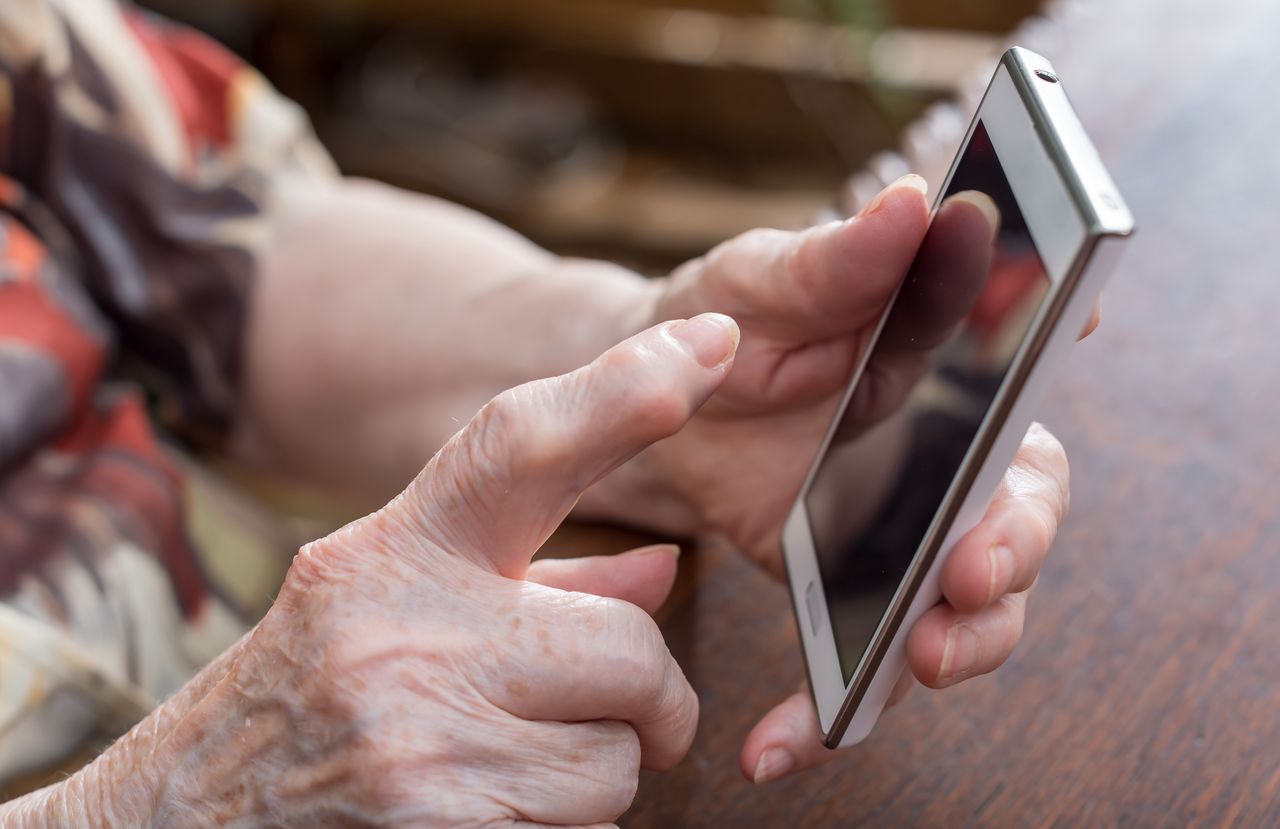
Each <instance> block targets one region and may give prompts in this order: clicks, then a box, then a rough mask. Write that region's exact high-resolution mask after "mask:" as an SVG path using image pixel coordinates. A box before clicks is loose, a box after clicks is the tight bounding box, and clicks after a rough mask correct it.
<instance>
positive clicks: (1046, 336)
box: [783, 49, 1133, 748]
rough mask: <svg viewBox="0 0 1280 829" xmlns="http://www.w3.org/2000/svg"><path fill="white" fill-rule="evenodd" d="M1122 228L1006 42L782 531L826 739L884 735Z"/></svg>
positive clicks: (1042, 69) (1065, 126) (1047, 79)
mask: <svg viewBox="0 0 1280 829" xmlns="http://www.w3.org/2000/svg"><path fill="white" fill-rule="evenodd" d="M975 191H976V193H977V194H981V195H975ZM958 194H959V195H958ZM957 195H958V198H953V197H956V196H957ZM992 205H994V207H995V210H996V211H997V212H998V214H999V222H998V225H999V229H998V230H997V231H996V232H995V234H994V237H993V234H992V228H991V224H990V220H989V219H987V218H984V217H985V216H988V215H991V212H992V211H991V207H992ZM1132 230H1133V220H1132V217H1131V216H1130V214H1129V211H1128V209H1127V208H1126V207H1125V205H1124V201H1123V199H1121V197H1120V193H1119V192H1118V191H1117V190H1116V186H1115V184H1114V183H1113V182H1112V180H1111V177H1110V176H1109V175H1108V174H1107V171H1106V169H1105V168H1104V167H1103V165H1102V162H1101V160H1100V159H1099V157H1098V153H1097V151H1096V150H1095V149H1094V148H1093V145H1092V143H1091V142H1090V140H1089V138H1088V136H1087V135H1086V134H1085V131H1084V128H1083V127H1082V126H1081V124H1080V121H1079V119H1078V118H1077V117H1076V115H1075V112H1074V111H1073V109H1072V107H1071V104H1070V102H1069V101H1068V99H1067V95H1066V92H1065V90H1064V89H1063V85H1062V83H1061V80H1060V79H1059V78H1058V76H1057V74H1056V73H1055V72H1054V71H1053V67H1052V66H1050V65H1049V62H1048V61H1046V60H1045V59H1044V58H1042V57H1040V56H1039V55H1036V54H1034V53H1032V52H1028V51H1026V50H1025V49H1011V50H1009V51H1008V52H1007V53H1005V55H1004V57H1003V58H1002V60H1001V62H1000V66H999V67H998V68H997V69H996V72H995V76H994V77H993V78H992V81H991V85H990V86H989V87H988V89H987V93H986V96H985V97H984V98H983V101H982V104H981V105H980V107H979V108H978V112H977V115H976V116H975V118H974V120H973V123H972V125H970V128H969V132H968V134H967V136H966V137H965V140H964V143H963V144H962V145H961V148H960V151H959V153H958V154H957V156H956V160H955V162H954V163H953V164H952V167H951V171H950V173H948V175H947V179H946V181H945V183H944V184H943V186H942V188H941V191H940V193H939V196H938V200H937V203H936V204H935V206H934V208H933V216H932V219H931V222H930V226H929V230H928V232H927V234H926V236H925V239H924V242H923V244H922V245H921V248H920V250H919V252H918V254H917V256H916V259H915V261H914V263H913V264H912V266H911V269H910V272H909V274H908V275H907V277H906V279H905V280H904V281H903V283H902V285H901V286H900V287H899V288H898V291H897V293H896V295H895V297H894V299H893V301H892V302H891V303H890V304H889V306H888V308H887V309H886V311H885V313H884V315H883V317H882V318H881V320H880V322H879V327H878V329H877V331H876V334H875V337H874V338H873V339H872V341H871V344H870V346H869V347H868V348H867V349H866V351H865V352H864V355H863V357H862V359H861V362H860V364H859V365H858V367H857V369H856V370H855V371H854V375H853V378H852V380H851V381H850V384H849V388H848V390H847V391H846V393H845V396H844V399H843V401H842V403H841V405H840V408H839V410H838V412H837V414H836V417H835V419H834V420H833V422H832V424H831V427H830V429H829V430H828V432H827V435H826V437H825V439H824V440H823V443H822V446H821V448H820V449H819V451H818V455H817V458H816V459H815V461H814V463H813V467H812V468H811V469H810V471H809V474H808V477H807V478H806V480H805V483H804V487H803V488H802V489H801V491H800V495H799V497H798V498H797V499H796V503H795V506H794V507H793V508H792V511H791V513H790V515H789V517H788V519H787V523H786V526H785V528H784V530H783V553H784V558H785V561H786V566H787V574H788V576H789V579H790V585H791V598H792V603H793V606H794V608H795V611H796V621H797V624H798V626H799V629H800V638H801V641H802V643H803V646H804V656H805V662H806V666H807V668H808V673H809V681H810V685H811V687H812V691H813V700H814V703H815V705H816V706H817V709H818V720H819V722H820V723H821V726H822V731H823V735H824V738H825V742H826V744H827V746H828V747H831V748H835V747H837V746H844V745H852V744H854V743H856V742H858V741H860V740H861V739H863V738H864V737H865V736H866V735H867V734H868V733H869V732H870V731H871V728H872V726H873V725H875V722H876V719H877V718H878V717H879V716H880V712H881V711H882V710H883V708H884V705H885V702H886V700H887V699H888V697H889V694H890V692H891V691H892V690H893V687H894V685H895V684H896V683H897V681H898V679H899V677H900V676H901V675H902V672H903V670H904V668H905V666H906V641H907V635H908V633H909V632H910V630H911V627H912V625H913V624H914V623H915V622H916V620H918V619H919V618H920V616H921V615H922V614H924V612H925V611H927V610H928V609H929V608H930V607H932V606H933V605H935V604H936V603H937V602H938V601H939V598H940V595H941V594H940V591H939V587H938V573H939V570H940V568H941V564H942V562H943V560H944V558H945V553H946V552H948V551H949V550H950V549H951V547H952V546H953V545H954V544H955V542H956V541H957V540H958V539H959V538H960V537H961V536H963V535H964V534H965V533H966V532H968V531H969V530H970V529H972V528H973V527H974V526H975V525H976V524H977V523H978V521H979V519H981V517H982V515H983V513H984V512H985V510H986V507H987V505H988V503H989V502H990V500H991V498H992V496H993V494H994V493H995V491H996V489H997V487H998V486H999V483H1000V480H1001V478H1002V476H1003V475H1004V472H1005V470H1006V469H1007V468H1008V466H1009V464H1010V462H1011V461H1012V460H1013V457H1014V454H1015V452H1016V451H1017V449H1018V446H1019V444H1020V443H1021V441H1022V438H1023V436H1024V435H1025V434H1026V432H1027V429H1028V428H1029V427H1030V425H1031V423H1032V419H1033V414H1034V412H1035V407H1036V405H1037V401H1038V400H1039V399H1040V398H1041V396H1042V393H1043V392H1044V391H1045V389H1046V387H1047V385H1048V383H1049V381H1050V379H1051V378H1052V377H1053V375H1054V373H1055V371H1056V370H1057V369H1058V368H1059V366H1061V364H1062V363H1063V361H1064V358H1065V357H1066V355H1067V354H1068V352H1069V351H1070V349H1071V346H1072V344H1073V343H1074V342H1075V340H1076V339H1077V337H1078V335H1079V334H1080V332H1081V330H1082V329H1083V328H1084V326H1085V324H1086V322H1087V321H1088V319H1089V317H1090V315H1091V313H1092V311H1093V309H1094V306H1095V303H1096V301H1097V299H1098V294H1099V292H1100V291H1101V289H1102V286H1103V283H1104V282H1105V281H1106V278H1107V276H1108V274H1109V271H1110V270H1111V267H1112V265H1113V264H1114V259H1115V254H1116V253H1117V252H1118V250H1119V248H1120V247H1121V245H1120V244H1119V243H1118V240H1122V239H1124V238H1125V237H1127V236H1128V235H1129V234H1130V233H1131V232H1132Z"/></svg>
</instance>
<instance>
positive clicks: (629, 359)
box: [605, 346, 693, 437]
mask: <svg viewBox="0 0 1280 829" xmlns="http://www.w3.org/2000/svg"><path fill="white" fill-rule="evenodd" d="M607 359H608V363H607V364H606V369H607V374H606V375H605V376H606V377H607V378H609V382H610V385H611V386H612V388H611V389H610V391H611V392H612V393H611V394H608V395H607V396H608V397H609V398H610V399H611V400H612V401H613V402H614V403H615V405H616V406H617V410H618V411H621V412H625V413H626V415H627V417H628V418H629V419H631V421H632V422H633V423H634V424H635V428H637V429H638V430H640V431H641V432H642V433H643V434H645V435H651V436H655V437H657V436H662V437H665V436H667V435H670V434H673V433H674V432H676V431H679V429H680V427H681V426H683V425H684V423H685V421H686V420H688V419H689V417H690V416H691V415H692V413H693V406H692V402H691V401H690V399H689V395H688V394H687V393H686V392H685V390H684V389H683V388H682V387H681V385H680V382H679V377H680V375H679V373H677V372H674V371H671V370H669V367H668V366H666V365H663V364H660V363H659V362H658V361H657V360H655V359H654V354H653V352H651V351H649V350H648V349H644V348H641V347H639V346H633V347H629V348H622V349H615V350H614V351H611V352H609V354H608V355H607ZM617 380H623V382H616V381H617Z"/></svg>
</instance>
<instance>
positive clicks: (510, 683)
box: [507, 679, 529, 697]
mask: <svg viewBox="0 0 1280 829" xmlns="http://www.w3.org/2000/svg"><path fill="white" fill-rule="evenodd" d="M507 693H508V694H510V695H511V696H513V697H523V696H526V695H527V694H528V693H529V686H528V685H525V684H524V683H523V682H521V681H520V680H518V679H508V680H507Z"/></svg>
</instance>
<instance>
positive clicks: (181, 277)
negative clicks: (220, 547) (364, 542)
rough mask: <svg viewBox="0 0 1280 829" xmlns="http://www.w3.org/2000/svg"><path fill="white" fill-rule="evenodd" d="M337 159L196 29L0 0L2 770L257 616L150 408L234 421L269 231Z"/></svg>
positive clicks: (40, 753) (47, 750)
mask: <svg viewBox="0 0 1280 829" xmlns="http://www.w3.org/2000/svg"><path fill="white" fill-rule="evenodd" d="M334 175H335V171H334V168H333V165H332V163H331V162H330V160H329V158H328V157H327V156H326V155H325V153H324V151H323V150H322V149H321V148H320V147H319V145H318V143H317V142H316V141H315V139H314V137H313V135H312V133H311V131H310V128H309V126H308V124H307V122H306V120H305V118H304V117H303V116H302V114H301V113H300V111H299V110H298V109H297V108H296V107H295V106H294V105H292V104H291V103H289V102H287V101H285V100H283V99H282V98H280V97H279V96H278V95H276V94H275V93H274V92H273V91H272V90H271V89H270V88H269V87H268V86H267V84H266V83H265V82H264V81H263V80H262V78H261V77H260V76H258V75H257V74H256V73H254V72H253V71H252V70H251V69H249V68H247V67H246V66H245V65H243V64H242V63H241V62H240V61H239V60H238V59H237V58H235V57H234V56H232V55H231V54H229V53H228V52H226V51H224V50H223V49H221V48H220V47H218V46H216V45H215V44H213V43H211V42H210V41H208V40H206V39H204V38H203V37H201V36H199V35H196V34H194V33H192V32H190V31H188V30H185V29H182V28H179V27H176V26H174V25H172V24H169V23H167V22H165V21H162V20H160V19H157V18H154V17H151V16H149V15H147V14H145V13H143V12H141V11H140V10H138V9H136V8H134V7H132V6H130V5H128V4H125V3H122V2H118V0H2V2H0V780H3V779H7V778H11V777H13V776H15V775H17V774H21V773H24V772H29V771H32V770H35V769H39V768H44V767H47V766H48V765H49V764H50V763H53V762H56V761H58V760H59V759H60V758H61V757H64V756H65V755H66V754H67V753H68V752H70V751H71V750H73V749H75V748H76V747H77V745H79V744H80V743H81V741H82V740H84V739H85V738H86V737H88V736H91V735H94V734H98V735H111V734H115V733H119V732H120V731H121V730H122V729H124V728H127V727H128V726H129V725H131V724H132V723H133V722H134V721H135V720H136V719H138V718H139V717H140V716H141V715H142V714H144V713H145V712H146V711H147V710H148V708H150V707H151V706H152V705H154V704H155V702H156V701H157V700H159V699H161V698H163V697H164V696H166V695H168V694H170V693H172V692H173V691H174V690H176V689H177V688H178V687H179V686H181V685H182V684H183V683H184V682H185V681H186V680H187V679H188V678H189V677H190V676H191V675H192V674H193V673H194V672H195V671H196V670H197V669H198V668H199V667H200V666H201V665H202V664H203V663H204V662H205V661H207V660H208V659H210V658H212V656H214V655H215V654H217V653H218V652H219V651H221V650H222V649H224V648H225V647H226V646H227V645H229V644H230V643H231V642H232V641H234V639H235V638H236V637H238V636H239V635H241V633H242V632H243V631H244V630H245V628H246V626H247V625H248V624H249V622H250V621H251V619H250V617H251V615H252V613H251V611H250V610H249V609H247V608H246V607H245V606H244V604H243V603H241V602H238V601H237V600H236V598H235V596H233V595H230V594H229V593H228V592H227V591H226V590H224V589H223V586H222V585H221V584H220V583H219V580H218V579H217V578H215V577H213V576H212V575H211V572H213V571H215V570H217V568H216V567H211V566H210V563H209V562H210V560H211V556H212V555H213V552H214V551H211V550H208V549H207V548H206V546H205V545H202V544H201V543H200V541H199V538H198V534H197V533H194V532H193V530H192V523H193V522H192V518H193V514H195V513H196V512H197V511H198V505H199V504H202V503H206V504H207V503H209V502H211V501H212V502H215V503H217V502H219V501H220V496H209V497H206V496H204V495H202V494H201V492H200V488H201V487H203V486H205V483H204V482H201V481H193V477H192V475H190V474H186V473H184V471H183V469H182V465H181V463H180V462H178V461H175V451H174V450H173V449H171V448H169V447H168V446H167V445H166V444H165V443H162V442H161V441H160V440H159V439H158V437H157V430H156V429H155V427H154V426H153V424H154V423H156V422H159V423H160V424H161V425H162V428H163V430H164V431H166V432H167V433H170V434H174V435H176V436H180V437H181V438H183V439H184V440H186V441H187V442H188V443H194V444H199V445H203V446H216V445H217V443H218V442H219V441H220V440H221V439H223V438H224V437H225V435H226V433H227V431H228V429H229V427H230V424H231V422H232V418H233V416H234V412H235V408H236V401H237V394H238V392H239V366H240V362H241V360H242V359H243V354H242V336H241V335H242V330H243V328H244V323H245V314H246V306H247V298H248V295H249V291H250V289H251V287H252V284H253V280H254V275H255V262H256V257H257V252H258V250H259V248H260V247H261V245H262V244H263V243H264V241H265V240H266V239H267V238H268V235H269V233H270V230H271V222H272V220H273V217H274V216H276V215H279V213H280V212H281V211H282V210H283V209H284V208H285V206H286V205H288V204H289V203H291V202H294V201H297V200H302V199H305V198H306V195H307V193H308V192H309V190H310V188H313V187H315V186H318V185H319V184H321V183H323V182H325V181H326V180H329V179H331V178H332V177H333V176H334ZM240 541H241V542H242V543H241V544H240V545H239V546H241V547H246V548H254V542H252V541H245V540H244V539H240ZM222 552H223V551H218V554H219V555H221V554H222ZM224 569H225V568H224Z"/></svg>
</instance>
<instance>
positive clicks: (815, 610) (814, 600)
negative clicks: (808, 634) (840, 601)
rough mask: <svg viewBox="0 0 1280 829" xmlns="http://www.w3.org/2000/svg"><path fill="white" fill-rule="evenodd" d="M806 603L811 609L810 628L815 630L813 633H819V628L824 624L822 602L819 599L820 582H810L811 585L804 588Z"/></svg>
mask: <svg viewBox="0 0 1280 829" xmlns="http://www.w3.org/2000/svg"><path fill="white" fill-rule="evenodd" d="M804 604H805V607H806V608H807V609H808V611H809V629H810V630H812V631H813V635H814V636H817V635H818V628H819V627H820V626H821V625H822V617H823V613H822V603H821V602H819V601H818V583H817V582H816V581H811V582H809V586H808V587H806V588H805V589H804Z"/></svg>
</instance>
